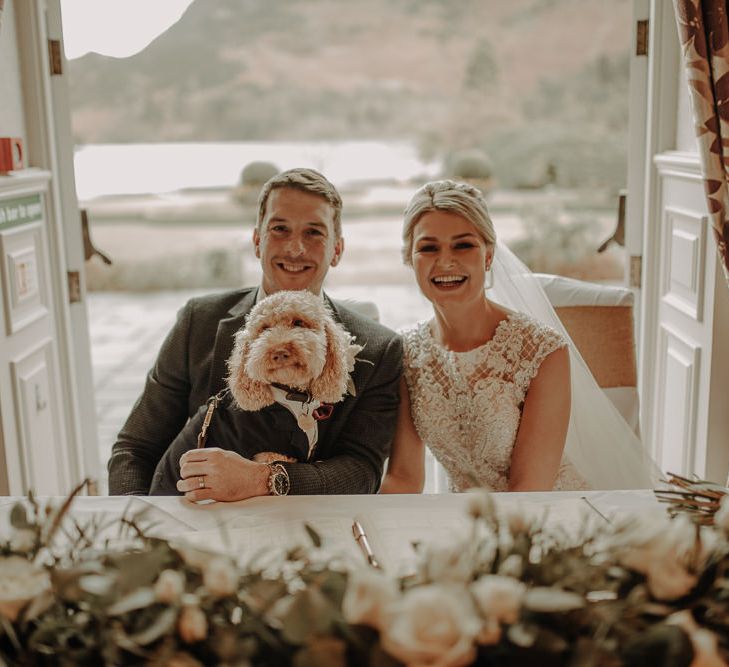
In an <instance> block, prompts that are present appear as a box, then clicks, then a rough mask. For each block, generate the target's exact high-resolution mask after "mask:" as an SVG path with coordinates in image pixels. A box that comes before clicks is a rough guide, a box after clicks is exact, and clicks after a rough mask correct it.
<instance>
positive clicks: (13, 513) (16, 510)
mask: <svg viewBox="0 0 729 667" xmlns="http://www.w3.org/2000/svg"><path fill="white" fill-rule="evenodd" d="M10 525H11V526H12V527H13V528H17V529H18V530H23V529H26V528H32V527H33V524H31V523H30V521H28V510H27V509H26V508H25V505H24V504H23V503H15V505H13V509H11V510H10Z"/></svg>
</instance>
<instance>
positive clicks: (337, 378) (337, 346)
mask: <svg viewBox="0 0 729 667" xmlns="http://www.w3.org/2000/svg"><path fill="white" fill-rule="evenodd" d="M324 332H325V334H326V337H327V353H326V359H325V361H324V368H323V370H322V372H321V375H319V377H318V378H316V379H315V380H314V381H313V382H312V383H311V394H312V396H313V397H314V398H317V399H319V400H320V401H321V402H322V403H337V402H338V401H341V400H342V398H343V397H344V395H345V394H346V393H347V380H348V379H349V371H348V369H347V363H348V356H347V353H348V349H349V339H350V336H349V334H348V333H347V332H346V331H345V330H344V327H342V326H341V325H340V324H337V323H336V322H334V320H333V319H332V318H331V317H327V318H326V319H325V320H324Z"/></svg>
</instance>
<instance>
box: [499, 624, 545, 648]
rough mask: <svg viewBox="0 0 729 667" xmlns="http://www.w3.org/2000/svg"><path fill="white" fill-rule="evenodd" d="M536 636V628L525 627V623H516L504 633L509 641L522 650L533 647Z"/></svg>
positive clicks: (531, 626)
mask: <svg viewBox="0 0 729 667" xmlns="http://www.w3.org/2000/svg"><path fill="white" fill-rule="evenodd" d="M538 634H539V628H538V627H536V626H533V625H526V624H525V623H516V624H514V625H512V626H511V627H509V629H508V630H507V631H506V636H507V637H508V638H509V641H510V642H511V643H512V644H516V646H521V647H522V648H529V647H530V646H533V645H534V642H535V641H536V640H537V635H538Z"/></svg>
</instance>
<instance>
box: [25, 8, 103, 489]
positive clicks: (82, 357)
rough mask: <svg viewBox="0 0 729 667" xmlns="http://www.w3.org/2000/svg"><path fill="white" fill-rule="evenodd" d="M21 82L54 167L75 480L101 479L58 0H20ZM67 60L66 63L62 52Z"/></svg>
mask: <svg viewBox="0 0 729 667" xmlns="http://www.w3.org/2000/svg"><path fill="white" fill-rule="evenodd" d="M14 9H15V13H16V26H17V33H18V49H19V53H20V62H21V79H22V83H23V106H24V110H25V124H26V131H27V141H28V146H27V148H26V151H25V152H26V155H27V158H28V163H29V164H30V165H32V166H33V167H38V168H41V169H44V170H46V171H48V172H50V174H51V182H50V185H49V196H48V210H49V212H50V213H51V218H52V219H51V220H50V221H49V222H50V224H49V227H48V243H49V249H50V265H51V274H52V276H53V280H52V281H51V282H52V290H53V296H52V300H53V309H54V317H55V321H56V328H57V345H58V356H59V360H58V361H59V366H60V375H61V382H62V387H63V392H64V396H65V402H64V411H65V422H66V430H67V441H68V443H69V451H68V452H67V453H68V456H69V457H70V459H71V460H70V461H69V468H70V470H71V476H72V480H71V481H72V483H76V482H77V481H80V480H81V479H83V478H85V477H88V478H90V479H91V480H92V481H94V482H96V481H97V480H98V479H99V467H100V465H99V464H100V462H99V454H98V452H99V449H98V442H97V440H98V438H97V431H96V408H95V403H94V392H93V374H92V368H91V348H90V340H89V329H88V316H87V311H86V300H85V294H86V286H85V280H84V256H83V239H82V234H81V223H80V216H79V211H78V202H77V199H76V186H75V179H74V170H73V137H72V133H71V121H70V107H69V104H68V88H67V83H66V80H65V79H64V77H63V75H60V76H59V75H54V76H52V75H51V73H50V66H49V58H48V50H49V49H48V40H49V39H53V40H59V42H60V45H61V52H62V44H63V41H62V31H61V12H60V4H59V0H20V1H19V2H15V3H14ZM61 60H62V66H65V61H64V59H63V58H61ZM71 271H73V272H78V275H79V279H80V297H81V298H80V300H79V301H75V302H74V303H70V299H69V287H68V278H67V276H68V273H69V272H71Z"/></svg>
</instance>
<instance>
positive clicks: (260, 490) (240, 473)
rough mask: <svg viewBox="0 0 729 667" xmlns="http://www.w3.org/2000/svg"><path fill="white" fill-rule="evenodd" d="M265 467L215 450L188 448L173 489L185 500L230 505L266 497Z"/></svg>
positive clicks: (217, 448)
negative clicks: (235, 502) (175, 486)
mask: <svg viewBox="0 0 729 667" xmlns="http://www.w3.org/2000/svg"><path fill="white" fill-rule="evenodd" d="M269 473H270V469H269V467H268V466H267V465H266V464H264V463H256V462H255V461H250V460H249V459H245V458H243V457H242V456H241V455H240V454H237V453H236V452H230V451H228V450H226V449H220V448H219V447H206V448H204V449H191V450H189V451H187V452H185V453H184V454H183V455H182V457H181V458H180V476H181V477H182V479H181V480H180V481H179V482H177V490H178V491H179V492H180V493H184V494H185V497H186V498H187V499H188V500H192V501H197V500H209V499H212V500H220V501H224V502H230V501H233V500H245V499H246V498H252V497H253V496H266V495H268V476H269Z"/></svg>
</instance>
